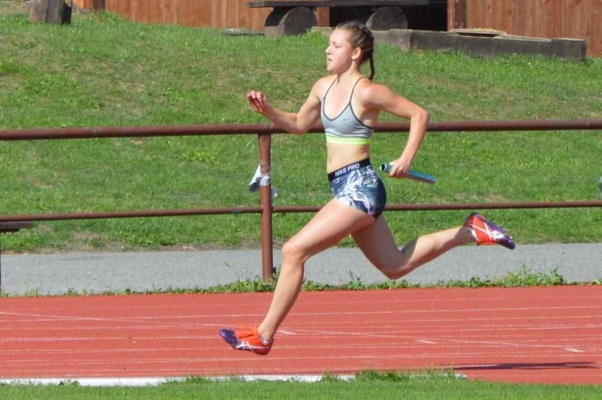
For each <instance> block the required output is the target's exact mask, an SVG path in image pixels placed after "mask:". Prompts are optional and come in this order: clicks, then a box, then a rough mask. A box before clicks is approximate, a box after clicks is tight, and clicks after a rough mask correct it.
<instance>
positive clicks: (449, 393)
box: [0, 371, 602, 400]
mask: <svg viewBox="0 0 602 400" xmlns="http://www.w3.org/2000/svg"><path fill="white" fill-rule="evenodd" d="M0 395H2V397H3V398H7V399H8V398H10V399H14V400H19V399H41V398H44V399H48V400H50V399H78V400H79V399H81V400H85V399H99V398H102V399H132V400H134V399H191V398H202V399H245V400H250V399H282V398H285V397H286V398H291V399H340V398H346V399H349V400H354V399H400V398H403V399H437V400H438V399H458V400H464V399H513V400H514V399H542V400H548V399H597V398H600V396H602V387H600V386H585V385H584V386H568V385H515V384H503V383H486V382H472V381H467V380H463V379H455V378H453V377H449V376H437V375H434V374H430V375H428V374H427V375H424V376H423V377H422V378H421V377H420V375H419V376H418V377H416V376H412V375H411V374H407V373H404V374H395V373H385V374H380V373H374V372H370V371H367V372H364V373H361V374H358V375H356V379H355V380H353V381H340V380H337V379H335V378H334V377H328V376H325V379H323V380H322V381H320V382H317V383H301V382H293V381H288V382H245V381H240V380H231V381H227V382H214V381H208V380H204V379H190V380H188V381H187V382H184V383H169V384H164V385H161V386H158V387H143V388H131V387H129V388H128V387H121V388H89V387H80V386H77V385H73V384H71V385H69V384H66V385H57V386H50V387H44V386H13V385H10V386H0Z"/></svg>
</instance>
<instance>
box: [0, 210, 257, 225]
mask: <svg viewBox="0 0 602 400" xmlns="http://www.w3.org/2000/svg"><path fill="white" fill-rule="evenodd" d="M262 211H263V209H262V208H261V207H239V208H198V209H181V210H180V209H177V210H142V211H116V212H97V213H85V212H82V213H65V214H31V215H0V223H2V222H19V221H66V220H74V219H110V218H143V217H180V216H185V215H221V214H261V212H262Z"/></svg>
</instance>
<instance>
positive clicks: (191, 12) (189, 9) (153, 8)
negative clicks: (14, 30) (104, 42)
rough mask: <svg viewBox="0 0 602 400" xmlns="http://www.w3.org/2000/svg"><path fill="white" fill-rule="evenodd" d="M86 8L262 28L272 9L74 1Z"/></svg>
mask: <svg viewBox="0 0 602 400" xmlns="http://www.w3.org/2000/svg"><path fill="white" fill-rule="evenodd" d="M74 1H75V3H76V4H77V5H79V6H80V7H83V8H87V9H104V10H107V11H110V12H114V13H117V14H122V15H125V16H127V17H128V18H129V19H131V20H133V21H139V22H149V23H161V24H163V23H167V24H178V25H186V26H205V27H213V28H217V29H223V28H249V29H253V30H257V31H261V30H263V24H264V22H265V19H266V18H267V16H268V14H269V13H270V12H271V11H272V9H271V8H247V7H245V3H247V2H248V1H249V0H74ZM316 15H317V17H318V25H320V26H328V21H329V15H330V14H329V10H328V8H318V10H317V13H316Z"/></svg>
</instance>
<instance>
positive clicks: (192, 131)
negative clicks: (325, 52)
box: [0, 119, 602, 141]
mask: <svg viewBox="0 0 602 400" xmlns="http://www.w3.org/2000/svg"><path fill="white" fill-rule="evenodd" d="M409 128H410V124H409V123H405V122H404V123H400V122H387V123H379V124H377V125H376V131H377V132H406V131H408V130H409ZM323 129H324V128H323V127H322V126H321V125H315V126H313V127H312V128H311V129H310V132H314V133H316V132H322V131H323ZM537 130H546V131H547V130H602V120H599V119H594V120H531V121H529V120H524V121H520V120H519V121H450V122H431V123H429V126H428V131H429V132H474V131H483V132H492V131H537ZM260 133H270V134H280V133H286V132H285V131H283V130H282V129H280V128H277V127H275V126H273V125H271V124H205V125H179V126H146V127H144V126H139V127H134V126H129V127H98V128H41V129H8V130H0V141H13V140H49V139H98V138H125V137H157V136H159V137H161V136H203V135H250V134H260Z"/></svg>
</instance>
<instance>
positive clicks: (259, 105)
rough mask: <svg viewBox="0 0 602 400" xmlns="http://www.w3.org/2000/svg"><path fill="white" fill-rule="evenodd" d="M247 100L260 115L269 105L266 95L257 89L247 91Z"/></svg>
mask: <svg viewBox="0 0 602 400" xmlns="http://www.w3.org/2000/svg"><path fill="white" fill-rule="evenodd" d="M247 100H249V104H250V105H251V107H252V108H253V110H255V111H257V112H258V113H259V114H261V115H264V114H265V113H266V112H267V111H268V109H269V108H270V107H271V106H270V103H269V102H268V98H267V97H266V95H265V94H263V93H262V92H260V91H258V90H251V91H250V92H249V93H247Z"/></svg>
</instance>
